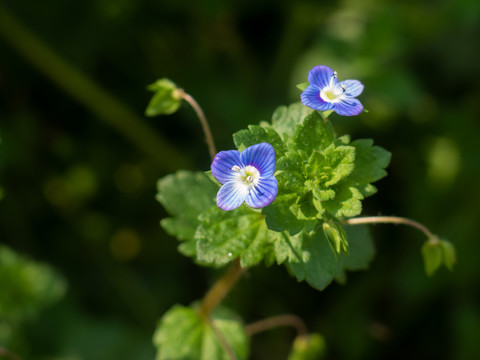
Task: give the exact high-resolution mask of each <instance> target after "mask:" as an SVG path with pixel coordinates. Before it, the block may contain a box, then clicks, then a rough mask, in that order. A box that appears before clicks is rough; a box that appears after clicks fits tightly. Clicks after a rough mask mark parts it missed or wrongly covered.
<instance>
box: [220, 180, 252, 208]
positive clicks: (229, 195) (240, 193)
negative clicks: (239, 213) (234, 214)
mask: <svg viewBox="0 0 480 360" xmlns="http://www.w3.org/2000/svg"><path fill="white" fill-rule="evenodd" d="M247 195H248V186H245V185H243V184H242V183H237V182H235V181H230V182H228V183H226V184H225V185H223V186H222V187H221V188H220V190H218V193H217V206H218V207H219V208H220V209H222V210H225V211H230V210H233V209H236V208H238V207H239V206H240V205H242V204H243V202H244V201H245V199H246V198H247Z"/></svg>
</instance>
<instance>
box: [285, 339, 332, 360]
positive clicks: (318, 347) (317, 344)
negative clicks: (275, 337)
mask: <svg viewBox="0 0 480 360" xmlns="http://www.w3.org/2000/svg"><path fill="white" fill-rule="evenodd" d="M326 348H327V345H326V341H325V339H324V337H323V336H322V335H320V334H316V333H312V334H308V335H303V336H297V337H296V338H295V340H294V341H293V346H292V350H291V351H290V354H289V355H288V359H287V360H319V359H321V358H323V357H324V355H325V353H326Z"/></svg>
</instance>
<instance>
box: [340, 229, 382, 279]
mask: <svg viewBox="0 0 480 360" xmlns="http://www.w3.org/2000/svg"><path fill="white" fill-rule="evenodd" d="M345 233H346V235H347V239H348V254H343V255H342V268H343V269H344V270H349V271H358V270H366V269H368V267H369V266H370V263H371V262H372V260H373V258H374V256H375V245H374V243H373V239H372V236H371V235H370V231H369V229H368V226H367V225H350V226H346V227H345Z"/></svg>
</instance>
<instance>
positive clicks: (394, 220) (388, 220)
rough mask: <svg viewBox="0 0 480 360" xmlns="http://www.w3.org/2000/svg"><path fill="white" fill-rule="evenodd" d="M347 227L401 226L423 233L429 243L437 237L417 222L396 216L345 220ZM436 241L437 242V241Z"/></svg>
mask: <svg viewBox="0 0 480 360" xmlns="http://www.w3.org/2000/svg"><path fill="white" fill-rule="evenodd" d="M345 223H346V224H348V225H359V224H402V225H408V226H411V227H414V228H416V229H418V230H420V231H421V232H423V233H424V234H425V235H426V236H427V238H429V239H430V241H433V240H434V239H437V237H436V236H435V235H434V234H433V233H432V232H431V231H430V230H428V228H427V227H426V226H425V225H423V224H420V223H419V222H417V221H415V220H411V219H407V218H403V217H398V216H366V217H358V218H352V219H347V220H345ZM437 241H438V240H437Z"/></svg>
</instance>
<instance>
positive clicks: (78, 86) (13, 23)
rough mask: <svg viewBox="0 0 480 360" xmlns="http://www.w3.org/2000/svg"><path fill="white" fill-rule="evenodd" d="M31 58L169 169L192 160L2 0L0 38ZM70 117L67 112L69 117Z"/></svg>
mask: <svg viewBox="0 0 480 360" xmlns="http://www.w3.org/2000/svg"><path fill="white" fill-rule="evenodd" d="M1 37H3V38H4V40H5V41H6V42H7V43H9V44H10V46H11V47H12V48H13V49H14V50H15V51H16V52H17V53H18V54H20V55H21V56H22V57H23V58H24V59H25V60H27V61H28V62H30V64H31V65H33V66H34V67H35V68H37V70H38V71H40V72H41V73H42V74H43V75H44V76H45V77H46V78H48V79H49V80H50V81H51V82H52V83H54V84H55V85H57V86H58V87H59V88H60V89H62V90H63V91H64V92H65V93H66V94H68V95H70V96H71V97H72V98H73V99H75V100H76V101H78V102H79V103H80V104H82V105H83V106H84V107H85V108H87V109H88V110H90V112H92V113H93V114H94V115H95V116H96V117H97V118H98V119H99V120H102V121H104V122H105V123H106V124H108V125H109V126H110V127H111V128H113V129H115V130H116V131H118V132H119V133H121V134H122V135H123V136H124V137H125V138H127V139H128V140H130V141H131V142H132V143H134V144H135V145H136V146H138V148H140V149H141V150H143V151H144V152H145V153H147V154H149V155H150V156H151V157H152V158H154V159H155V160H156V161H157V162H158V164H161V166H163V167H164V168H165V169H166V170H172V169H178V168H185V167H188V166H189V165H190V163H189V161H188V160H187V159H186V158H185V157H184V156H183V155H182V154H181V153H180V152H179V151H178V150H177V149H175V148H174V147H173V146H172V145H170V143H169V142H168V141H167V140H166V139H165V138H163V137H162V136H161V135H160V134H157V133H155V131H154V130H153V129H152V128H151V127H150V126H148V125H147V124H146V123H145V122H144V121H143V119H142V118H140V117H139V116H138V115H136V114H135V113H134V112H133V111H132V110H131V109H129V108H128V107H126V106H125V105H124V104H123V103H122V102H121V101H118V100H117V99H116V98H115V97H114V96H112V94H110V93H109V92H108V91H106V90H105V89H103V88H102V87H101V86H99V85H98V84H96V83H95V82H94V81H93V80H92V79H90V78H89V77H88V76H87V75H86V74H84V73H82V72H81V71H79V70H78V69H77V68H75V67H74V66H72V65H71V64H69V63H68V62H67V61H66V60H65V59H63V58H62V57H60V56H59V55H57V54H56V53H55V51H53V50H52V49H51V48H50V47H48V46H47V45H46V44H45V43H44V42H43V41H42V40H41V39H40V38H38V37H37V36H36V35H35V33H34V32H32V31H30V30H29V29H27V28H26V27H25V26H24V25H23V24H22V23H21V22H20V21H19V20H18V19H16V18H15V16H14V15H13V14H11V13H10V12H9V11H7V9H5V8H4V7H3V4H0V38H1ZM66 119H68V116H67V117H66Z"/></svg>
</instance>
